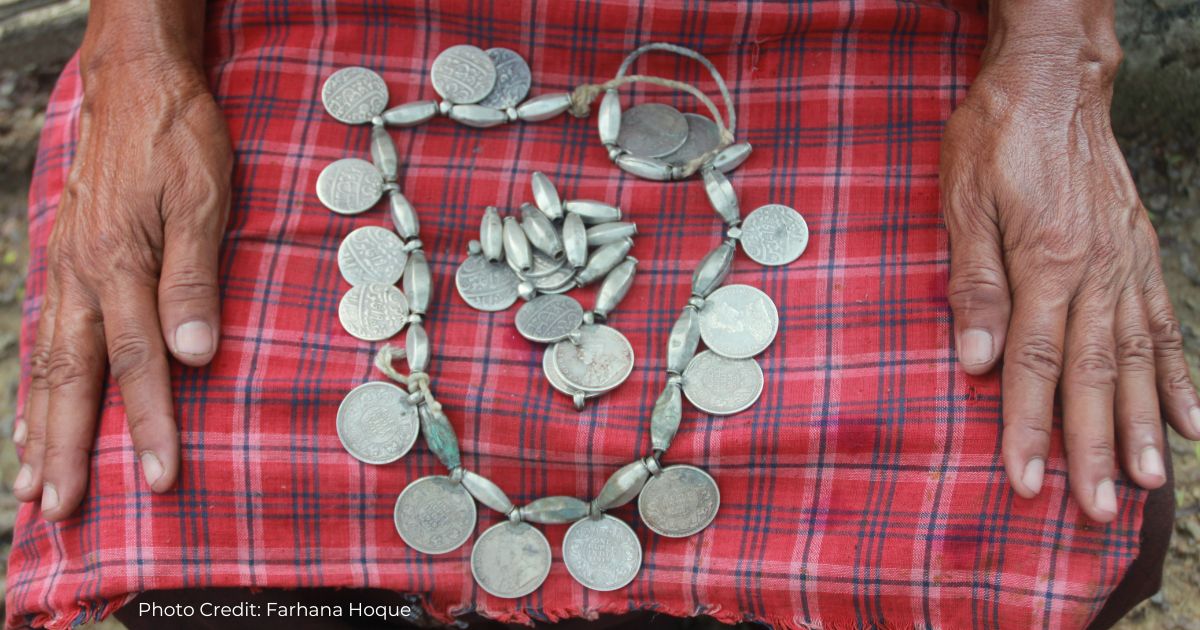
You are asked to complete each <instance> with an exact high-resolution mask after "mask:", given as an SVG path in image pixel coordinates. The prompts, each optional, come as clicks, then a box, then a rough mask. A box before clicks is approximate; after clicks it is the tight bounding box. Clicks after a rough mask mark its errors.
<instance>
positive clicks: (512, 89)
mask: <svg viewBox="0 0 1200 630" xmlns="http://www.w3.org/2000/svg"><path fill="white" fill-rule="evenodd" d="M486 52H487V56H488V58H489V59H491V60H492V64H493V65H494V66H496V86H495V87H493V88H492V91H491V92H490V93H489V94H488V95H487V96H485V97H484V98H483V100H482V101H479V104H480V105H485V106H487V107H494V108H496V109H506V108H509V107H516V106H517V104H518V103H520V102H521V101H523V100H525V96H526V95H528V94H529V86H530V85H531V84H532V83H533V75H532V74H531V73H530V72H529V64H527V63H525V60H524V59H523V58H522V57H521V55H519V54H517V53H516V52H514V51H512V50H509V49H507V48H489V49H487V51H486Z"/></svg>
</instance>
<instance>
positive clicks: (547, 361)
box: [542, 346, 604, 399]
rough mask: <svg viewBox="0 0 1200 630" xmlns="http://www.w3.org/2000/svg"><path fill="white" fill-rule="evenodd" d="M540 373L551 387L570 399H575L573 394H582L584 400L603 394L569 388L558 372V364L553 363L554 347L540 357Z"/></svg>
mask: <svg viewBox="0 0 1200 630" xmlns="http://www.w3.org/2000/svg"><path fill="white" fill-rule="evenodd" d="M542 372H543V373H545V374H546V380H547V381H550V386H551V387H553V388H554V389H557V390H558V391H560V392H562V393H564V394H566V395H567V396H569V397H570V398H572V399H574V398H575V394H583V397H584V398H595V397H597V396H600V395H602V394H604V392H581V391H579V390H578V389H575V388H574V387H571V385H570V383H567V381H566V379H564V378H563V376H562V372H560V371H558V364H556V363H555V362H554V346H550V347H549V348H546V352H545V353H544V354H543V355H542Z"/></svg>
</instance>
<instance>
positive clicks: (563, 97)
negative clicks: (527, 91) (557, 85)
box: [517, 92, 571, 122]
mask: <svg viewBox="0 0 1200 630" xmlns="http://www.w3.org/2000/svg"><path fill="white" fill-rule="evenodd" d="M570 107H571V95H570V94H569V93H567V92H555V93H553V94H541V95H538V96H535V97H533V98H531V99H529V100H527V101H525V102H524V103H521V104H520V105H517V118H520V119H521V120H524V121H525V122H538V121H541V120H549V119H551V118H554V117H555V116H558V115H559V114H561V113H563V112H565V111H567V109H568V108H570Z"/></svg>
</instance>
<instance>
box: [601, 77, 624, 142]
mask: <svg viewBox="0 0 1200 630" xmlns="http://www.w3.org/2000/svg"><path fill="white" fill-rule="evenodd" d="M596 119H597V122H596V125H597V127H598V128H599V131H600V143H601V144H616V142H617V136H618V135H620V133H621V95H620V94H619V93H618V92H617V91H616V90H607V91H605V92H604V98H602V99H600V113H599V114H598V115H597V116H596Z"/></svg>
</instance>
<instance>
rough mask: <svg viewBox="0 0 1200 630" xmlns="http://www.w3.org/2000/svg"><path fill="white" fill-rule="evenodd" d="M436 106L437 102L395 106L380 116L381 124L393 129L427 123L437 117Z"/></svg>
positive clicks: (416, 102)
mask: <svg viewBox="0 0 1200 630" xmlns="http://www.w3.org/2000/svg"><path fill="white" fill-rule="evenodd" d="M437 113H438V104H437V101H413V102H411V103H405V104H403V105H397V106H395V107H393V108H391V109H389V110H387V111H386V112H383V114H381V115H380V116H381V117H382V118H383V122H385V123H387V124H389V125H393V126H395V127H412V126H414V125H419V124H421V123H425V122H429V120H430V119H431V118H433V117H434V116H437Z"/></svg>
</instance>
